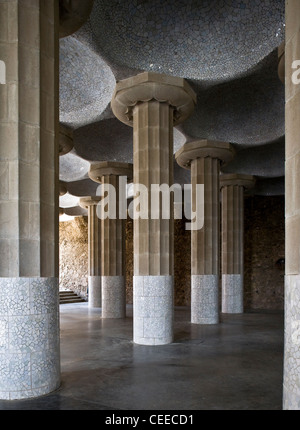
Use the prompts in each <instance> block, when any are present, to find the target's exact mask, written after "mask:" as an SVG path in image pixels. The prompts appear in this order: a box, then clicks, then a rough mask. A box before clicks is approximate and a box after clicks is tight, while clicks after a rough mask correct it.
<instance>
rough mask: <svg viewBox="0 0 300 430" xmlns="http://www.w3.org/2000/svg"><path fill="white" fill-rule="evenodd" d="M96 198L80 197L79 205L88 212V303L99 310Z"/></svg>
mask: <svg viewBox="0 0 300 430" xmlns="http://www.w3.org/2000/svg"><path fill="white" fill-rule="evenodd" d="M99 201H100V198H98V197H82V198H81V199H80V200H79V205H80V206H81V207H82V208H83V209H87V210H88V301H89V307H90V308H101V304H102V300H101V222H100V220H99V218H98V216H97V204H98V203H99Z"/></svg>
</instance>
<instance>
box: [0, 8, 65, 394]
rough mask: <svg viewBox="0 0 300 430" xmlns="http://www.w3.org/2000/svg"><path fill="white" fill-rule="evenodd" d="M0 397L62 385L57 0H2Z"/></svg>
mask: <svg viewBox="0 0 300 430" xmlns="http://www.w3.org/2000/svg"><path fill="white" fill-rule="evenodd" d="M0 28H1V31H0V59H1V61H4V62H5V64H6V83H5V84H4V85H0V105H1V108H0V109H1V117H0V142H1V146H0V153H1V157H0V159H1V161H0V164H1V171H2V172H5V174H3V175H2V177H1V187H0V206H1V210H0V253H1V259H0V398H1V399H8V400H12V399H26V398H31V397H38V396H42V395H45V394H48V393H50V392H52V391H54V390H55V389H57V388H58V387H59V385H60V342H59V338H60V336H59V294H58V291H59V289H58V266H59V263H58V210H59V202H58V199H59V182H58V139H57V137H58V111H59V109H58V75H59V73H58V70H59V69H58V50H59V45H58V41H59V37H58V1H55V0H47V1H46V2H45V1H38V0H34V1H21V0H19V1H17V0H15V1H4V2H3V1H1V2H0Z"/></svg>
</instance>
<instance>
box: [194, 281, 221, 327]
mask: <svg viewBox="0 0 300 430" xmlns="http://www.w3.org/2000/svg"><path fill="white" fill-rule="evenodd" d="M218 297H219V277H218V275H192V288H191V322H192V323H193V324H218V322H219V299H218Z"/></svg>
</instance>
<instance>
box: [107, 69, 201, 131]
mask: <svg viewBox="0 0 300 430" xmlns="http://www.w3.org/2000/svg"><path fill="white" fill-rule="evenodd" d="M151 100H156V101H158V102H162V103H168V104H169V105H170V106H172V107H173V108H174V126H176V125H178V124H180V123H182V122H183V121H185V119H186V118H188V117H189V116H190V114H191V113H192V111H193V109H194V107H195V105H196V100H197V96H196V93H195V92H194V90H193V89H192V88H191V87H190V85H189V84H188V83H187V82H186V80H185V79H183V78H178V77H174V76H168V75H163V74H159V73H153V72H144V73H140V74H138V75H136V76H133V77H130V78H127V79H124V80H122V81H119V82H118V83H117V85H116V88H115V91H114V94H113V97H112V101H111V107H112V110H113V113H114V114H115V116H116V117H117V118H118V119H119V120H120V121H121V122H123V123H125V124H127V125H129V126H131V127H132V126H133V109H134V107H135V106H136V105H137V104H138V103H141V102H149V101H151Z"/></svg>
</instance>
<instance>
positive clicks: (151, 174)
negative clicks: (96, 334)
mask: <svg viewBox="0 0 300 430" xmlns="http://www.w3.org/2000/svg"><path fill="white" fill-rule="evenodd" d="M133 123H134V132H133V160H134V183H135V184H142V185H145V186H146V188H147V190H148V213H147V216H146V219H140V218H139V219H136V220H135V222H134V275H135V276H169V275H173V259H174V256H173V253H174V251H173V213H171V214H170V215H171V216H170V219H162V216H161V207H160V208H159V209H160V213H159V219H152V218H151V185H152V184H159V185H161V184H167V185H169V186H170V185H172V184H173V109H172V107H171V106H170V105H169V104H168V103H160V102H158V101H150V102H144V103H141V104H139V105H137V106H136V107H135V109H134V116H133Z"/></svg>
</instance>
